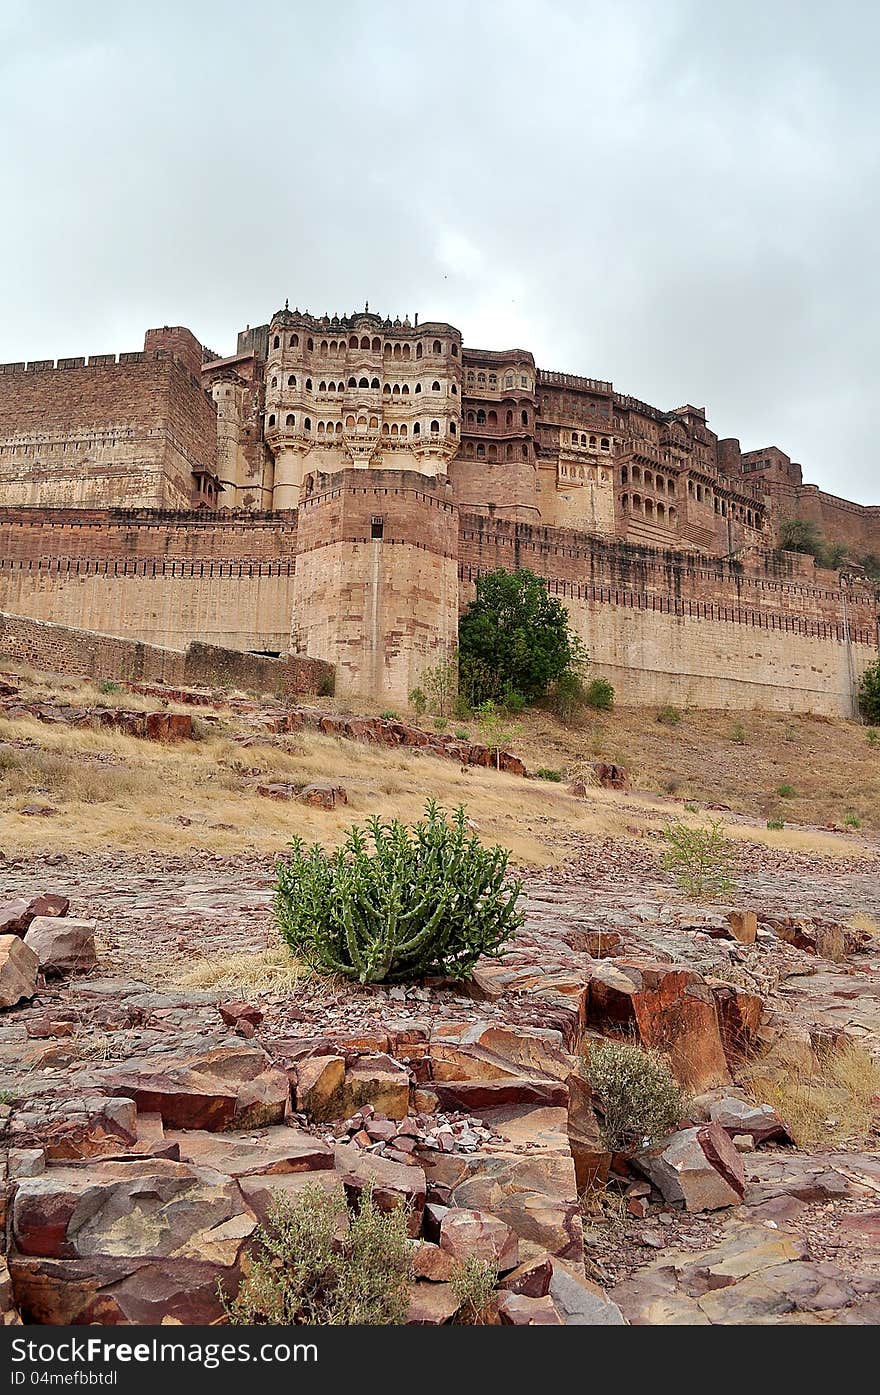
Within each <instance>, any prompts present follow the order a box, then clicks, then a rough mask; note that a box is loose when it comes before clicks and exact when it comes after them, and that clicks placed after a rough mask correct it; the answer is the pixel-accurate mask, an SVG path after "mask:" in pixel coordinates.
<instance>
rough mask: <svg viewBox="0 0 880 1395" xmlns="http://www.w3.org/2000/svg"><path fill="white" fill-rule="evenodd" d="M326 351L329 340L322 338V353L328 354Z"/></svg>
mask: <svg viewBox="0 0 880 1395" xmlns="http://www.w3.org/2000/svg"><path fill="white" fill-rule="evenodd" d="M326 352H327V340H326V339H322V340H321V353H322V354H326Z"/></svg>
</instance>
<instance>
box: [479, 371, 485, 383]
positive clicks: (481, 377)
mask: <svg viewBox="0 0 880 1395" xmlns="http://www.w3.org/2000/svg"><path fill="white" fill-rule="evenodd" d="M485 381H486V375H485V373H478V374H477V382H478V383H484V382H485Z"/></svg>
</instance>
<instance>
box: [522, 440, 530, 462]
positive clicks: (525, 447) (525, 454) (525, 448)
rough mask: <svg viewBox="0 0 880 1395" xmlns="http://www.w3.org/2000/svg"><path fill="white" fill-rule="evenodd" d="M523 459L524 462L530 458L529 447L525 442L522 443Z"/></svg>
mask: <svg viewBox="0 0 880 1395" xmlns="http://www.w3.org/2000/svg"><path fill="white" fill-rule="evenodd" d="M522 458H523V460H528V458H529V447H528V442H526V441H523V443H522Z"/></svg>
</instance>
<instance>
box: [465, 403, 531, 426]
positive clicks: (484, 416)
mask: <svg viewBox="0 0 880 1395" xmlns="http://www.w3.org/2000/svg"><path fill="white" fill-rule="evenodd" d="M467 423H468V426H497V425H498V413H497V412H495V411H492V410H490V411H488V412H484V411H483V409H482V407H481V408H480V409H479V411H477V412H468V414H467ZM520 424H521V425H522V426H528V424H529V414H528V412H527V411H522V412H520ZM505 426H513V412H507V413H506V414H505Z"/></svg>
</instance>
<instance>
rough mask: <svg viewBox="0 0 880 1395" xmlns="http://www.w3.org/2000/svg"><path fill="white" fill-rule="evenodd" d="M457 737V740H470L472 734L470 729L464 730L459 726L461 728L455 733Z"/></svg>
mask: <svg viewBox="0 0 880 1395" xmlns="http://www.w3.org/2000/svg"><path fill="white" fill-rule="evenodd" d="M455 739H456V741H470V739H471V734H470V732H469V731H464V730H462V729H461V728H459V730H458V731H457V732H456V733H455Z"/></svg>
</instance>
